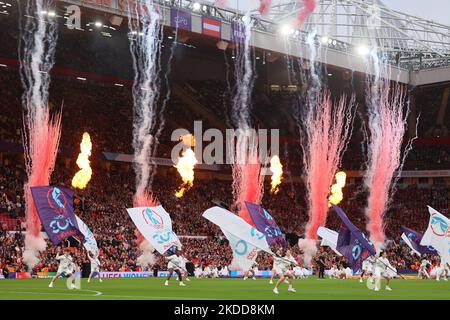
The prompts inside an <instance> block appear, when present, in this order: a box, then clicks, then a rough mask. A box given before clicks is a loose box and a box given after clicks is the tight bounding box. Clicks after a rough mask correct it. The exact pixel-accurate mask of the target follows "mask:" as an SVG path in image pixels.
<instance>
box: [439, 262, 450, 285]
mask: <svg viewBox="0 0 450 320" xmlns="http://www.w3.org/2000/svg"><path fill="white" fill-rule="evenodd" d="M441 270H442V273H441V276H442V277H443V278H444V281H448V274H449V272H450V264H449V263H448V262H447V261H445V259H442V258H441Z"/></svg>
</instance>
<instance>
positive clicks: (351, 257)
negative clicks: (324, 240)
mask: <svg viewBox="0 0 450 320" xmlns="http://www.w3.org/2000/svg"><path fill="white" fill-rule="evenodd" d="M333 209H334V211H336V213H337V215H338V216H339V218H340V219H341V221H342V224H341V228H340V230H339V234H338V240H337V245H336V250H337V251H338V252H339V253H341V254H342V255H343V256H344V257H345V258H347V260H348V261H349V262H350V264H351V265H352V269H353V272H354V273H356V272H358V271H360V270H361V266H362V262H363V261H364V260H365V259H367V258H368V257H369V256H371V255H375V254H376V251H375V247H374V245H373V244H372V242H371V241H370V240H369V239H368V238H367V237H366V235H365V234H364V233H363V232H362V231H361V230H359V229H358V228H357V227H356V226H355V225H354V224H353V223H352V222H351V221H350V219H349V218H348V217H347V215H346V214H345V212H344V211H343V210H342V209H341V208H339V207H338V206H335V205H333Z"/></svg>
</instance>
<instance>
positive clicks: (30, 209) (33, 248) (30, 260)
mask: <svg viewBox="0 0 450 320" xmlns="http://www.w3.org/2000/svg"><path fill="white" fill-rule="evenodd" d="M36 120H37V119H35V118H27V119H26V121H25V132H26V135H25V136H24V138H25V141H24V147H25V158H26V167H27V174H28V181H27V183H26V184H25V190H24V192H25V204H26V208H25V216H26V226H27V231H26V235H25V247H26V250H25V252H24V261H25V262H26V263H27V265H28V266H29V267H31V268H32V267H34V266H35V265H36V264H37V263H38V262H39V260H38V257H37V253H38V252H39V251H44V250H45V246H46V245H45V241H44V240H43V239H42V237H41V236H40V232H41V220H40V219H39V215H38V213H37V210H36V207H35V205H34V201H33V197H32V194H31V187H36V186H46V185H49V183H50V176H51V173H52V171H53V168H54V166H55V160H56V154H57V151H58V145H59V139H60V135H61V114H56V115H55V117H54V118H53V119H50V115H49V110H48V108H47V109H46V110H45V111H44V114H43V118H40V117H39V118H38V120H39V121H36Z"/></svg>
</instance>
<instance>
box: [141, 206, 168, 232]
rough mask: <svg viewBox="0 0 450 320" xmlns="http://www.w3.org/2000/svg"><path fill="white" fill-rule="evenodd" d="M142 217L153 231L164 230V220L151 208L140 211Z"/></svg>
mask: <svg viewBox="0 0 450 320" xmlns="http://www.w3.org/2000/svg"><path fill="white" fill-rule="evenodd" d="M142 216H143V218H144V220H145V222H146V223H147V224H150V225H151V226H153V227H154V228H155V229H162V228H164V219H163V218H162V217H161V216H160V215H159V214H158V213H157V212H155V211H153V210H152V209H151V208H145V209H144V210H143V211H142Z"/></svg>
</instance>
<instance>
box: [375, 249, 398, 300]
mask: <svg viewBox="0 0 450 320" xmlns="http://www.w3.org/2000/svg"><path fill="white" fill-rule="evenodd" d="M390 270H391V271H392V270H395V269H394V267H392V265H391V263H390V262H389V260H388V259H387V253H386V251H383V252H382V253H381V257H379V258H378V259H376V261H375V270H374V276H375V291H380V287H381V278H382V277H383V278H385V279H386V290H388V291H392V289H391V287H390V286H389V284H390V281H391V274H390Z"/></svg>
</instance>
